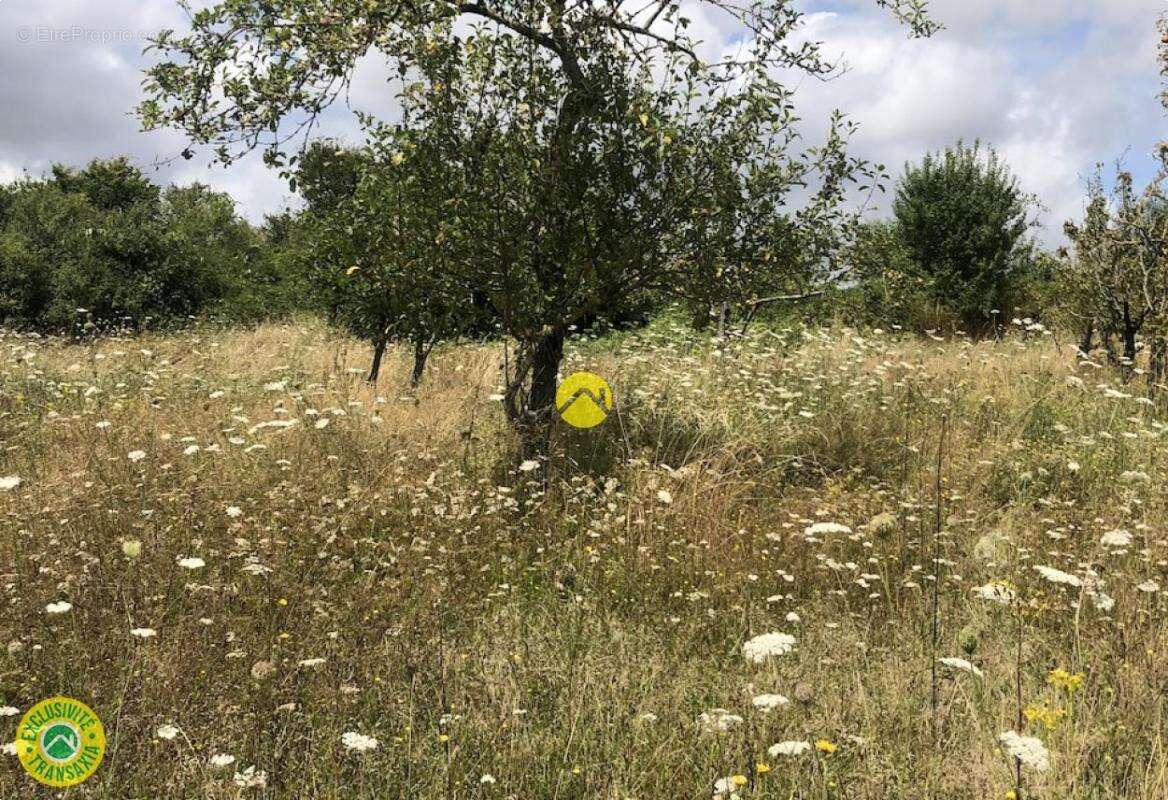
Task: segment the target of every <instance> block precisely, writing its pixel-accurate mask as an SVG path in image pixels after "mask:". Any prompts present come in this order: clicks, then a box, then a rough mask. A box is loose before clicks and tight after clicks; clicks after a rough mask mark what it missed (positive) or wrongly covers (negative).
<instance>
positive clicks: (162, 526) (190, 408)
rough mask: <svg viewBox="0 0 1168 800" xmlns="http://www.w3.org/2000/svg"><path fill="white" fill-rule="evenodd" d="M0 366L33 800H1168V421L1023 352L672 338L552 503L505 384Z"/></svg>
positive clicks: (560, 464)
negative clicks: (525, 447)
mask: <svg viewBox="0 0 1168 800" xmlns="http://www.w3.org/2000/svg"><path fill="white" fill-rule="evenodd" d="M368 358H369V353H368V349H367V348H366V347H365V346H363V345H361V344H360V343H358V342H356V341H352V340H349V339H346V338H343V337H342V336H340V335H338V334H335V333H333V332H330V331H329V330H328V329H326V328H325V327H323V326H322V325H320V324H318V323H316V322H313V321H311V320H303V321H298V322H293V323H288V324H282V325H275V324H270V325H265V326H261V327H257V328H254V329H250V330H220V329H215V328H196V329H193V330H190V331H186V332H180V333H173V334H166V335H163V334H146V335H141V336H138V337H125V338H108V339H101V340H97V341H94V342H91V343H82V344H77V343H70V342H67V341H63V340H56V339H49V338H40V337H34V336H27V335H19V334H15V333H6V334H4V335H3V336H0V442H2V443H3V449H2V452H0V520H2V527H0V740H2V741H11V740H12V738H11V737H12V736H14V733H15V728H16V724H17V722H18V720H19V719H20V715H21V714H23V713H24V712H25V710H27V709H28V708H29V707H30V706H32V705H33V704H34V703H36V702H37V701H38V700H41V699H43V698H45V697H49V696H52V695H54V694H63V695H67V696H70V697H75V698H77V699H79V700H82V701H84V702H86V703H88V704H89V705H90V706H92V707H93V708H94V709H95V710H96V711H97V712H98V714H99V715H100V716H101V717H102V719H103V721H104V723H105V727H106V731H107V736H108V741H109V748H108V752H107V754H106V758H105V762H104V763H103V764H102V766H101V767H100V769H99V770H98V772H97V774H96V775H95V776H94V777H93V778H92V779H90V780H89V781H87V782H86V783H83V784H82V785H80V786H79V787H77V788H74V789H70V790H68V791H67V792H64V793H62V792H55V791H52V790H49V789H47V788H45V787H41V786H39V785H37V784H36V783H34V782H33V781H32V780H31V779H29V778H28V777H27V776H26V775H25V774H24V773H23V771H22V770H21V768H20V765H19V764H18V763H17V760H16V758H15V757H13V752H14V751H13V748H11V747H9V748H8V753H9V754H8V755H7V756H4V757H3V758H2V759H0V765H2V766H0V797H3V798H26V797H27V798H35V797H50V796H67V797H70V798H97V797H102V798H118V799H119V800H121V799H123V798H142V800H147V799H149V800H155V799H157V798H196V797H198V798H335V799H337V800H340V799H341V798H399V797H400V798H499V799H500V800H503V798H515V799H516V800H529V799H534V798H557V799H561V800H569V799H573V798H603V799H604V800H649V799H650V798H702V797H715V796H720V797H722V798H724V800H728V798H730V797H738V798H807V799H808V800H810V799H811V798H816V799H819V798H823V799H826V798H856V799H857V800H859V799H861V798H862V799H864V800H878V799H880V798H893V797H895V798H947V799H950V798H952V799H956V798H971V799H972V798H979V799H980V798H1002V799H1003V800H1005V799H1006V798H1011V797H1013V798H1018V799H1020V798H1036V799H1037V798H1048V799H1049V800H1054V798H1060V799H1070V798H1083V799H1087V798H1092V799H1094V798H1132V800H1163V798H1165V797H1168V755H1166V754H1165V744H1166V742H1168V722H1166V720H1165V710H1166V709H1165V704H1166V703H1165V701H1166V697H1168V647H1166V645H1168V628H1166V627H1165V620H1166V618H1168V600H1166V598H1165V592H1164V588H1165V587H1168V536H1166V533H1165V524H1164V518H1165V507H1166V505H1168V503H1166V500H1168V498H1166V495H1165V492H1164V490H1163V487H1164V480H1165V476H1166V473H1168V463H1166V460H1165V458H1164V457H1163V455H1162V453H1163V451H1164V439H1165V432H1166V431H1168V417H1166V416H1165V413H1164V405H1163V403H1162V402H1160V400H1159V399H1157V398H1155V397H1153V398H1149V397H1148V396H1147V394H1146V391H1145V389H1144V385H1145V384H1144V381H1143V380H1142V378H1141V377H1140V376H1139V375H1136V376H1134V377H1132V379H1131V380H1125V379H1124V378H1125V376H1123V375H1122V374H1120V372H1118V371H1117V370H1116V369H1114V368H1112V367H1110V366H1108V365H1106V364H1105V363H1104V361H1103V360H1102V357H1100V358H1099V359H1098V360H1094V361H1092V360H1090V359H1087V358H1083V357H1082V356H1080V355H1079V354H1077V353H1076V351H1075V350H1074V348H1073V347H1072V346H1070V344H1068V342H1066V341H1065V340H1060V337H1058V336H1057V335H1052V334H1051V333H1050V332H1048V331H1044V330H1042V329H1040V328H1037V327H1035V326H1031V328H1030V330H1027V329H1025V328H1024V327H1020V326H1014V327H1013V328H1012V329H1011V332H1010V333H1009V334H1008V335H1007V336H1005V337H1004V338H1002V339H1000V340H990V341H979V342H973V341H968V340H963V339H947V340H941V339H934V338H927V337H922V338H918V337H910V336H907V335H899V334H895V333H893V332H882V331H879V330H877V331H865V332H858V331H854V330H847V329H844V328H840V327H824V328H804V327H799V326H790V327H776V326H756V327H755V329H754V330H753V331H752V332H750V333H749V334H747V335H746V336H745V337H743V338H736V339H732V340H729V341H724V340H718V339H716V338H711V337H710V336H709V335H708V334H697V333H693V332H691V331H689V330H687V329H686V328H684V327H683V326H681V325H675V324H672V323H671V322H669V321H668V320H662V321H658V322H656V323H654V324H653V325H652V326H650V327H649V328H648V329H647V330H644V331H640V332H637V333H630V334H617V335H612V336H610V337H607V338H603V339H599V340H594V339H583V340H579V341H574V342H572V343H571V344H570V346H569V354H568V358H567V363H566V365H565V370H564V374H565V375H566V374H567V373H568V372H572V371H575V370H577V369H588V370H590V371H593V372H596V373H599V374H601V375H603V376H605V377H606V378H607V379H608V381H609V382H610V383H611V385H612V386H613V388H614V391H615V396H616V410H615V412H614V413H613V414H612V415H610V417H609V418H608V419H607V420H606V422H605V423H604V424H603V425H601V426H600V427H598V428H596V429H593V430H591V431H574V430H570V429H567V428H566V426H565V427H561V428H559V429H557V431H556V434H555V442H554V446H553V449H552V455H551V456H550V457H549V458H548V459H546V460H544V461H530V462H523V463H518V461H517V458H516V457H515V455H514V449H513V445H512V444H511V439H510V438H509V435H508V433H507V430H506V428H505V423H504V421H503V415H502V412H501V410H500V407H499V395H498V392H499V391H500V388H499V366H500V364H501V362H502V348H501V346H499V345H497V344H481V345H477V344H468V345H460V346H448V347H445V348H439V349H438V350H437V351H436V352H435V353H434V355H433V357H432V358H431V363H430V366H429V368H428V372H427V374H426V376H425V379H424V381H423V383H422V385H421V386H420V387H419V388H418V389H417V390H416V391H407V390H406V389H405V388H404V387H405V386H406V385H407V378H408V374H409V368H410V359H409V357H408V354H407V353H404V352H399V351H396V350H395V351H392V352H391V353H390V354H389V355H387V357H386V358H387V360H386V365H385V366H384V367H383V371H382V377H381V381H380V384H379V385H378V386H376V387H371V386H370V385H368V384H367V383H366V382H365V381H364V380H363V378H364V373H365V372H366V370H367V368H368Z"/></svg>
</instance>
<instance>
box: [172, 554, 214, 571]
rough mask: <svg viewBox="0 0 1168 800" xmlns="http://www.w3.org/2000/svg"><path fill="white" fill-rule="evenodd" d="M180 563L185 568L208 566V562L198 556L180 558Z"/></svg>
mask: <svg viewBox="0 0 1168 800" xmlns="http://www.w3.org/2000/svg"><path fill="white" fill-rule="evenodd" d="M178 565H179V566H180V567H182V568H183V569H202V568H203V567H205V566H207V562H206V561H204V560H203V559H201V558H199V557H198V556H188V557H186V558H180V559H179V560H178Z"/></svg>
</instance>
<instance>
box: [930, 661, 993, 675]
mask: <svg viewBox="0 0 1168 800" xmlns="http://www.w3.org/2000/svg"><path fill="white" fill-rule="evenodd" d="M937 660H938V661H940V662H941V663H942V664H944V665H945V666H947V667H949V668H950V669H957V670H961V671H962V672H968V673H970V674H972V675H976V676H977V677H979V678H980V677H982V671H981V670H980V669H978V668H977V667H976V666H974V665H973V664H971V663H970V662H968V661H966V660H965V659H964V658H938V659H937Z"/></svg>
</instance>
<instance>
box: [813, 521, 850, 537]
mask: <svg viewBox="0 0 1168 800" xmlns="http://www.w3.org/2000/svg"><path fill="white" fill-rule="evenodd" d="M851 532H852V529H851V528H849V527H848V526H847V525H840V524H839V523H838V522H817V523H815V524H814V525H808V526H807V527H806V528H804V529H803V533H804V535H806V536H824V535H827V534H831V533H839V534H848V533H851Z"/></svg>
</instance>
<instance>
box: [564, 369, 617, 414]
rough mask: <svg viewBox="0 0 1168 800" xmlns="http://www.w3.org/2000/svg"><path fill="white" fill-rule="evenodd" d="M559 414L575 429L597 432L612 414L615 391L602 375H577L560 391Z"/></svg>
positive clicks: (580, 373)
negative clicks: (589, 429)
mask: <svg viewBox="0 0 1168 800" xmlns="http://www.w3.org/2000/svg"><path fill="white" fill-rule="evenodd" d="M556 410H557V411H559V412H560V416H561V417H563V418H564V422H566V423H568V424H569V425H571V426H572V427H573V428H594V427H596V426H597V425H599V424H600V423H602V422H604V420H605V419H607V418H608V412H610V411H612V388H611V387H610V386H609V385H608V382H607V381H605V380H604V378H602V377H600V376H599V375H593V374H592V373H591V372H574V373H572V374H571V375H569V376H568V377H567V378H565V379H564V382H563V383H561V384H560V388H559V389H558V390H557V391H556Z"/></svg>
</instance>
